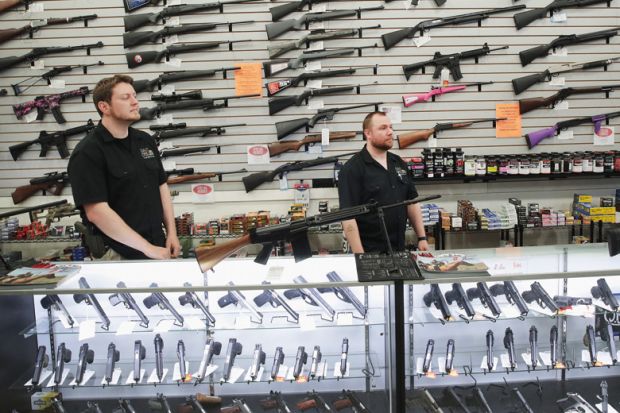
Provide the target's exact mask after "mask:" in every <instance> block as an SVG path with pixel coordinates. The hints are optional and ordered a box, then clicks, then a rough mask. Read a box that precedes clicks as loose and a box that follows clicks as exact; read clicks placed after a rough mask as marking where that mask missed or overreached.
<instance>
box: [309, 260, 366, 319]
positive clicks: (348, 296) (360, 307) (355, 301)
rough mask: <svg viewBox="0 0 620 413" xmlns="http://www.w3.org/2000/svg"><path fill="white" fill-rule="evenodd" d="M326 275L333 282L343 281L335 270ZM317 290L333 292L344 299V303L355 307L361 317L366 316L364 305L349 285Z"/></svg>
mask: <svg viewBox="0 0 620 413" xmlns="http://www.w3.org/2000/svg"><path fill="white" fill-rule="evenodd" d="M326 277H327V279H328V280H329V281H330V282H333V283H339V282H343V280H342V278H340V275H338V273H337V272H335V271H331V272H329V273H327V275H326ZM318 290H319V292H320V293H327V292H333V293H334V294H335V295H336V297H338V298H339V299H340V300H342V301H344V302H345V303H349V304H351V305H352V306H353V307H355V309H356V310H357V312H358V313H359V315H360V316H361V318H366V311H367V308H366V306H365V305H364V304H362V302H361V301H360V300H359V298H357V296H356V295H355V294H353V292H352V291H351V289H350V288H349V287H329V288H318Z"/></svg>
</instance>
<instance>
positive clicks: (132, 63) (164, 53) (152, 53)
mask: <svg viewBox="0 0 620 413" xmlns="http://www.w3.org/2000/svg"><path fill="white" fill-rule="evenodd" d="M249 41H251V40H250V39H248V40H223V41H213V42H202V43H179V44H173V45H170V46H168V47H166V48H164V49H163V50H149V51H144V52H135V53H127V54H125V58H126V59H127V66H128V67H129V68H130V69H135V68H136V67H139V66H143V65H145V64H148V63H159V62H161V61H162V59H164V58H166V59H168V58H170V56H175V55H177V54H181V53H189V52H195V51H197V50H205V49H215V48H216V47H218V46H220V45H222V44H228V45H229V46H230V50H232V44H233V43H241V42H249Z"/></svg>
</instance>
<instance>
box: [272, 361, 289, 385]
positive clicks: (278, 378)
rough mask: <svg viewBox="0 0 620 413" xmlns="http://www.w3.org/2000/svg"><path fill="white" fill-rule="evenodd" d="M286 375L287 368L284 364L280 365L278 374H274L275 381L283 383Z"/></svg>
mask: <svg viewBox="0 0 620 413" xmlns="http://www.w3.org/2000/svg"><path fill="white" fill-rule="evenodd" d="M287 375H288V367H287V366H285V365H284V364H280V368H279V369H278V373H277V374H276V378H275V381H283V380H285V379H286V376H287Z"/></svg>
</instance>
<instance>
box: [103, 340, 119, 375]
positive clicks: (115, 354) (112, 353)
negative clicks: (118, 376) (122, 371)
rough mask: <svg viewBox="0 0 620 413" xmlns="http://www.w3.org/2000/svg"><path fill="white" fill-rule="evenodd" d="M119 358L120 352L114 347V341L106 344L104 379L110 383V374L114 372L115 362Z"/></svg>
mask: <svg viewBox="0 0 620 413" xmlns="http://www.w3.org/2000/svg"><path fill="white" fill-rule="evenodd" d="M120 358H121V353H120V352H119V351H118V350H117V349H116V345H115V344H114V343H110V344H108V357H107V359H106V363H105V376H104V378H105V381H106V382H108V384H110V382H111V381H112V375H113V374H114V367H115V366H116V362H117V361H119V360H120Z"/></svg>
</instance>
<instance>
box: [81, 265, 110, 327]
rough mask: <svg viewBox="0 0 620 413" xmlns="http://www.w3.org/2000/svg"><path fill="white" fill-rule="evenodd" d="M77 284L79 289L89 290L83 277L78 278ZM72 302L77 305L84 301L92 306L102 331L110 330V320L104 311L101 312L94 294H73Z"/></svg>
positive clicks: (101, 309)
mask: <svg viewBox="0 0 620 413" xmlns="http://www.w3.org/2000/svg"><path fill="white" fill-rule="evenodd" d="M79 284H80V288H83V289H90V285H88V281H86V278H84V277H80V280H79ZM73 300H74V301H75V302H76V303H77V304H79V303H81V302H82V301H84V302H85V303H86V304H88V305H92V306H93V307H94V309H95V311H96V312H97V315H98V316H99V319H100V320H101V328H102V329H104V330H108V329H109V328H110V319H109V318H108V316H107V314H106V313H105V311H103V308H102V307H101V304H99V300H97V297H95V294H93V293H84V294H73Z"/></svg>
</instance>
